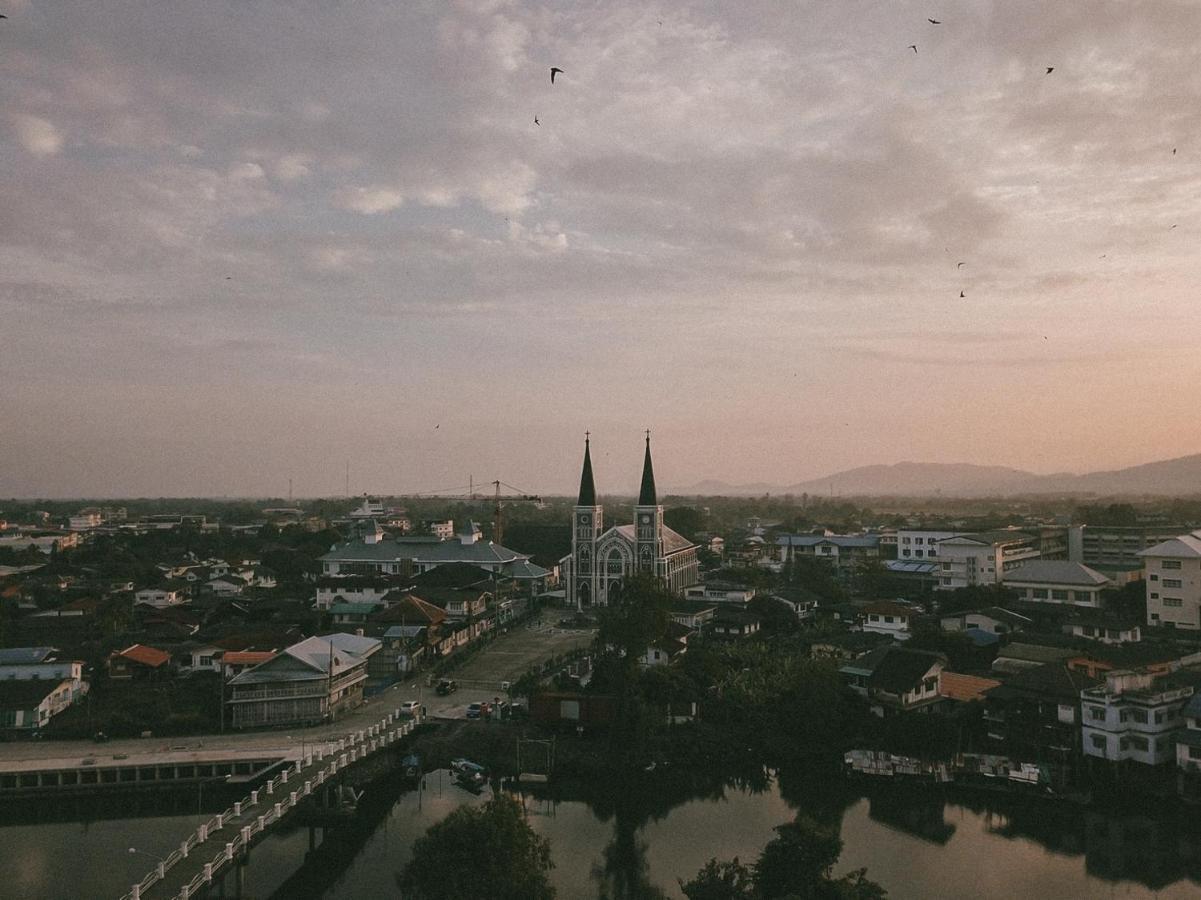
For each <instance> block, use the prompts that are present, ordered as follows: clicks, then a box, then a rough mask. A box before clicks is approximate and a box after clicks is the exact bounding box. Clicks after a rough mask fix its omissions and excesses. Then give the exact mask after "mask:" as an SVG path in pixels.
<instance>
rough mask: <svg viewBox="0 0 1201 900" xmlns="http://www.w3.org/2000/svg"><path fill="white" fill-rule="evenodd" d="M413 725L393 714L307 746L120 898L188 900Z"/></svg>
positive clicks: (395, 740)
mask: <svg viewBox="0 0 1201 900" xmlns="http://www.w3.org/2000/svg"><path fill="white" fill-rule="evenodd" d="M413 727H414V722H413V721H412V720H404V721H401V720H400V718H399V716H398V715H397V713H389V714H388V715H386V716H384V717H383V718H382V719H380V720H379V721H378V722H376V723H375V724H373V725H370V726H368V727H366V728H363V729H361V730H359V731H356V732H353V733H352V734H350V735H348V736H347V737H345V738H341V739H340V740H337V741H326V742H321V743H318V744H315V745H313V746H311V747H310V748H308V750H307V752H305V754H304V755H303V756H302V757H301V758H300V759H298V760H295V761H294V762H288V763H286V764H285V767H284V768H283V769H282V771H280V772H279V773H278V774H277V775H275V776H274V777H273V778H271V779H270V780H269V781H267V782H266V784H264V785H263V786H262V787H261V788H259V789H258V790H253V791H251V792H250V793H249V794H248V795H247V796H246V797H243V798H242V799H241V800H239V801H237V802H236V803H234V804H233V806H231V807H229V808H228V809H226V810H225V811H224V812H219V813H217V814H216V815H215V816H213V817H212V818H211V819H210V820H209V821H207V822H203V823H201V824H200V826H199V827H198V828H197V829H196V830H195V831H194V832H192V833H191V834H190V835H188V836H187V837H186V838H184V839H183V840H182V841H180V844H179V848H178V849H176V850H174V851H173V852H172V853H171V854H170V855H168V856H167V857H166V858H164V859H162V860H160V861H159V863H158V865H156V866H155V867H154V869H153V870H152V871H151V872H150V873H148V874H147V875H146V877H145V878H143V879H142V880H141V881H139V882H138V883H137V884H135V885H133V886H132V887H131V888H130V890H129V892H128V893H126V894H124V895H122V897H121V898H120V900H189V898H194V897H197V896H200V895H201V894H202V893H203V892H204V891H205V890H206V889H207V888H208V886H209V885H211V884H212V883H213V879H214V878H216V877H218V876H219V875H220V874H221V873H222V872H223V871H224V870H225V869H227V868H228V867H230V866H235V865H244V864H245V862H246V859H247V858H248V856H249V853H250V848H251V847H252V846H253V845H254V844H255V843H256V842H257V841H259V840H261V839H262V837H263V835H264V834H265V833H266V832H267V831H268V830H269V829H271V828H272V827H274V826H276V825H277V824H278V823H279V822H281V821H282V820H283V819H284V818H286V817H287V816H288V815H290V814H292V813H293V812H294V811H295V810H296V808H297V807H298V806H299V805H300V804H302V803H303V802H304V801H305V800H307V799H308V798H310V797H312V796H314V795H315V794H318V793H321V792H322V791H325V790H328V788H329V786H330V785H332V784H333V783H334V781H335V780H336V779H335V776H338V775H339V774H341V773H343V772H344V771H345V770H346V769H348V768H349V767H351V766H357V765H359V764H360V763H362V762H363V761H364V760H367V759H370V758H374V757H377V756H378V755H379V754H381V753H382V752H383V751H385V750H387V749H388V748H390V747H393V746H394V745H395V744H396V742H397V741H399V740H401V739H402V738H403V737H405V736H406V735H407V734H409V733H410V732H411V731H412V730H413Z"/></svg>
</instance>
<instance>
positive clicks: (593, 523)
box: [569, 432, 604, 610]
mask: <svg viewBox="0 0 1201 900" xmlns="http://www.w3.org/2000/svg"><path fill="white" fill-rule="evenodd" d="M590 443H591V435H590V434H589V433H588V432H585V433H584V470H583V471H582V472H581V473H580V496H579V499H577V500H576V505H575V510H574V513H573V515H572V531H571V567H572V572H571V575H572V578H571V584H570V586H569V590H570V591H571V596H570V598H569V599H570V600H571V602H572V603H573V604H575V607H576V609H577V610H582V609H583V608H584V607H585V606H591V605H593V604H594V603H596V602H597V593H598V589H599V587H600V567H601V561H600V560H599V559H597V558H596V542H597V539H598V538H599V537H600V535H601V530H602V525H603V523H604V510H603V509H602V508H601V507H600V506H599V505H598V504H597V502H596V485H595V484H594V483H593V480H592V455H591V452H590V447H589V444H590Z"/></svg>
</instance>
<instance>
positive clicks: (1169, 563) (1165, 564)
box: [1159, 559, 1180, 569]
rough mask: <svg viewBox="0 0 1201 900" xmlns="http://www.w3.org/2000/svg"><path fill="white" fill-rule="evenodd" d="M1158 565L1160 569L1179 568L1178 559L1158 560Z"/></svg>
mask: <svg viewBox="0 0 1201 900" xmlns="http://www.w3.org/2000/svg"><path fill="white" fill-rule="evenodd" d="M1159 567H1160V568H1161V569H1179V568H1180V560H1178V559H1165V560H1162V561H1161V562H1160V564H1159Z"/></svg>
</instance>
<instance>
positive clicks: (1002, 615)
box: [942, 606, 1033, 627]
mask: <svg viewBox="0 0 1201 900" xmlns="http://www.w3.org/2000/svg"><path fill="white" fill-rule="evenodd" d="M968 616H986V617H987V618H989V619H994V620H996V621H997V622H1003V623H1005V624H1006V625H1013V626H1015V627H1024V626H1026V625H1030V624H1031V623H1032V622H1033V620H1032V619H1031V618H1029V617H1028V616H1023V615H1021V614H1019V613H1015V612H1013V611H1012V610H1008V609H1004V608H1003V607H1000V606H985V607H983V608H982V609H965V610H964V611H963V612H955V613H947V614H945V615H944V616H942V618H943V619H960V620H962V621H967V617H968Z"/></svg>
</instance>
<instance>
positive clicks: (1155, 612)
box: [1138, 531, 1201, 631]
mask: <svg viewBox="0 0 1201 900" xmlns="http://www.w3.org/2000/svg"><path fill="white" fill-rule="evenodd" d="M1138 556H1140V557H1141V558H1142V560H1143V574H1144V577H1145V579H1146V582H1147V624H1148V625H1163V626H1165V627H1168V628H1187V629H1189V630H1190V631H1196V630H1197V629H1199V628H1201V531H1194V532H1191V533H1189V534H1182V535H1180V536H1178V537H1174V538H1172V539H1171V540H1170V541H1164V542H1163V543H1161V544H1156V545H1155V546H1154V547H1148V548H1147V549H1146V550H1142V551H1140V552H1139V553H1138Z"/></svg>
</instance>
